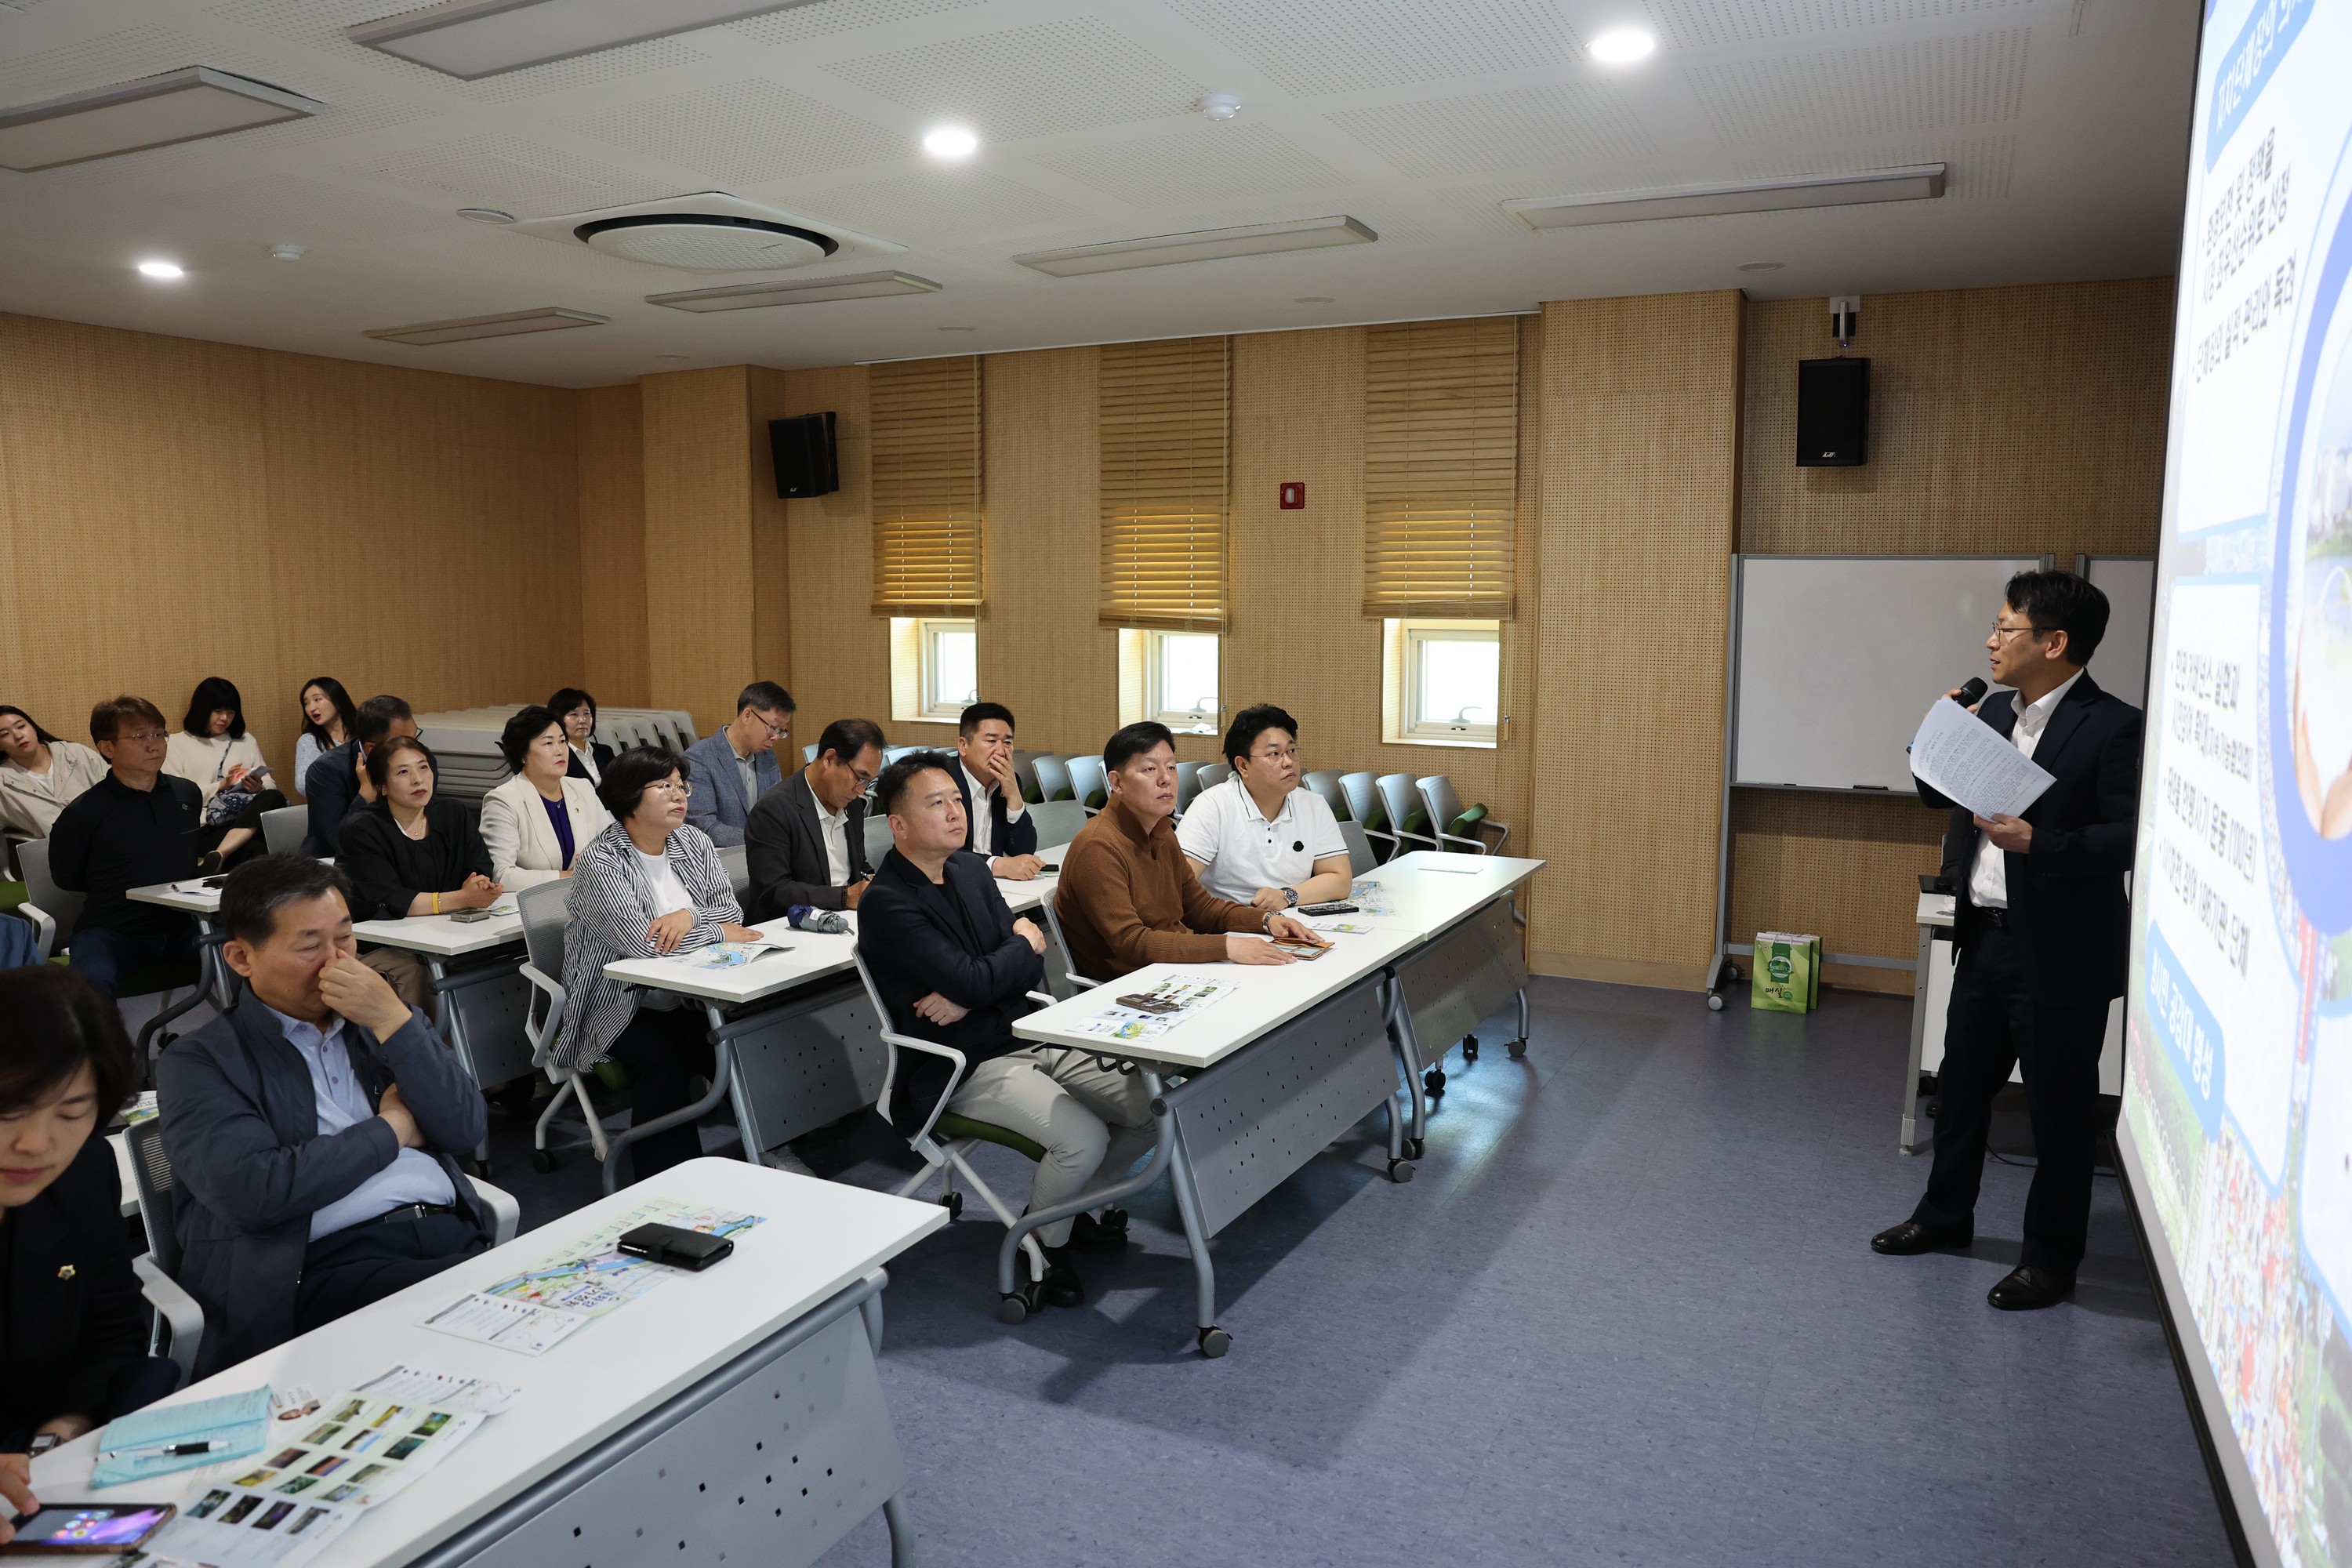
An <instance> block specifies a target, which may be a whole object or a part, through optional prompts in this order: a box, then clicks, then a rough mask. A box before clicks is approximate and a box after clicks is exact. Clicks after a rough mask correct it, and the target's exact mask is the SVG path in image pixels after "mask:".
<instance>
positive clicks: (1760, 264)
mask: <svg viewBox="0 0 2352 1568" xmlns="http://www.w3.org/2000/svg"><path fill="white" fill-rule="evenodd" d="M1788 265H1789V264H1788V263H1787V262H1785V261H1743V262H1741V263H1740V264H1739V270H1741V271H1742V272H1778V271H1780V268H1783V267H1786V266H1788Z"/></svg>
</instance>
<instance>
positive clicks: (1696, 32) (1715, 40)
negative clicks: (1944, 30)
mask: <svg viewBox="0 0 2352 1568" xmlns="http://www.w3.org/2000/svg"><path fill="white" fill-rule="evenodd" d="M2030 3H2031V0H1648V5H1649V7H1650V12H1651V15H1653V16H1655V17H1657V19H1658V30H1659V34H1660V36H1661V37H1663V38H1664V41H1665V43H1666V45H1667V47H1670V48H1679V49H1690V48H1709V47H1715V46H1717V45H1722V44H1741V43H1752V42H1755V41H1757V40H1759V39H1763V38H1786V37H1795V36H1797V35H1799V34H1801V33H1828V32H1835V31H1838V30H1840V29H1843V28H1848V27H1874V26H1880V25H1882V24H1884V23H1888V22H1932V21H1939V20H1942V19H1944V18H1946V17H1951V16H1966V15H1968V14H1969V13H1970V12H1975V11H1990V10H1996V9H1998V8H2000V7H2001V6H2004V5H2025V4H2030Z"/></svg>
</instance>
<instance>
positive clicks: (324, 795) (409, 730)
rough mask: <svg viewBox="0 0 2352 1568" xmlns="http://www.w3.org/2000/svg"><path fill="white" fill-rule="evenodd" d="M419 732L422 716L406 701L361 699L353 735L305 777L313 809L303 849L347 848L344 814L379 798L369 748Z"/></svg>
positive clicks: (323, 854) (314, 853)
mask: <svg viewBox="0 0 2352 1568" xmlns="http://www.w3.org/2000/svg"><path fill="white" fill-rule="evenodd" d="M415 733H416V715H415V713H413V712H411V711H410V710H409V707H408V704H407V702H406V701H404V700H402V699H400V698H398V697H391V696H382V697H371V698H369V699H368V700H366V701H364V702H362V703H361V704H360V711H359V718H358V719H357V721H355V722H353V724H352V738H351V739H350V740H348V741H346V742H343V743H342V744H341V745H340V746H337V747H336V748H335V749H334V750H333V751H331V752H328V753H327V754H326V755H325V756H323V757H320V759H319V760H318V761H317V762H315V763H311V764H310V773H309V774H308V775H307V776H305V777H304V779H303V780H302V800H303V803H304V804H305V805H308V806H309V807H310V831H309V832H308V833H307V834H306V835H304V837H303V839H302V853H303V854H305V855H308V856H310V857H312V858H315V859H327V858H331V857H333V856H335V855H337V854H340V853H341V850H342V833H343V818H344V817H346V816H350V815H351V814H352V811H354V810H355V809H357V808H358V806H359V805H360V804H361V803H362V801H367V800H373V799H374V798H375V797H374V796H373V795H369V794H368V793H367V785H366V781H365V778H364V776H363V775H364V774H365V772H366V769H367V760H368V753H369V752H373V751H374V750H375V749H376V748H377V747H378V746H381V745H382V744H383V742H385V741H387V740H389V739H390V738H391V737H393V736H394V735H414V734H415Z"/></svg>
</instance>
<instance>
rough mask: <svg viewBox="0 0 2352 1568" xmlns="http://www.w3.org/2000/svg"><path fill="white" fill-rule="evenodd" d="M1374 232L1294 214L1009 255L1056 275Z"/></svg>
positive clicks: (1211, 257)
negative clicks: (1276, 220)
mask: <svg viewBox="0 0 2352 1568" xmlns="http://www.w3.org/2000/svg"><path fill="white" fill-rule="evenodd" d="M1378 238H1380V236H1379V235H1377V234H1374V233H1373V232H1372V230H1371V228H1370V226H1369V225H1366V224H1361V223H1359V222H1357V221H1356V220H1355V219H1354V218H1351V217H1344V216H1342V217H1310V218H1300V219H1298V220H1297V221H1296V222H1292V223H1253V224H1244V225H1243V226H1241V227H1239V228H1203V229H1195V230H1193V231H1192V233H1190V234H1160V235H1152V236H1150V237H1147V238H1143V239H1114V240H1110V241H1108V242H1106V243H1104V244H1101V245H1074V246H1072V247H1069V248H1068V249H1066V250H1033V251H1031V252H1030V253H1029V254H1028V255H1026V256H1016V257H1014V258H1013V260H1015V261H1017V262H1019V263H1020V264H1021V265H1022V266H1024V267H1032V268H1036V269H1037V270H1038V271H1040V272H1048V273H1051V274H1053V276H1055V277H1056V278H1081V277H1084V276H1086V275H1087V274H1088V273H1091V272H1123V271H1126V270H1127V269H1129V268H1136V267H1167V266H1170V265H1172V264H1173V263H1175V262H1179V261H1220V260H1223V259H1224V258H1227V257H1231V256H1270V255H1272V254H1274V253H1275V252H1276V251H1281V250H1314V249H1317V248H1318V247H1322V246H1327V245H1370V243H1371V242H1372V241H1374V240H1376V239H1378Z"/></svg>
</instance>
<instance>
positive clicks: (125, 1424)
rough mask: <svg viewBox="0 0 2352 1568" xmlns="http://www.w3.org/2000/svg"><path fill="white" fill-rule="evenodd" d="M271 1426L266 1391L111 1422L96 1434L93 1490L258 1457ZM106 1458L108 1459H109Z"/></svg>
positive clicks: (161, 1408) (158, 1407) (163, 1407)
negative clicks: (188, 1447) (196, 1450)
mask: <svg viewBox="0 0 2352 1568" xmlns="http://www.w3.org/2000/svg"><path fill="white" fill-rule="evenodd" d="M268 1426H269V1390H268V1388H267V1387H263V1388H249V1389H247V1390H246V1391H245V1392H244V1393H242V1394H222V1395H221V1396H220V1397H219V1398H217V1399H197V1400H192V1401H190V1402H189V1403H187V1404H185V1405H156V1406H152V1407H151V1408H149V1409H146V1410H142V1411H140V1412H138V1413H137V1414H135V1415H125V1416H124V1417H122V1419H121V1420H120V1421H113V1422H109V1423H108V1424H107V1426H106V1428H105V1430H103V1431H101V1432H100V1433H99V1435H98V1452H99V1461H98V1468H97V1469H96V1470H94V1471H92V1472H91V1474H90V1478H89V1484H90V1485H91V1486H93V1487H119V1486H123V1485H126V1484H128V1483H130V1482H131V1481H143V1480H148V1479H152V1478H153V1477H156V1476H168V1475H170V1474H171V1473H172V1472H173V1471H174V1470H191V1469H194V1468H196V1467H197V1466H199V1465H217V1464H219V1463H220V1462H221V1461H222V1460H224V1459H242V1458H245V1457H246V1456H247V1455H248V1454H257V1453H259V1452H261V1449H262V1446H263V1444H264V1443H265V1442H266V1441H267V1439H268ZM207 1440H209V1441H210V1442H211V1443H212V1444H213V1445H214V1447H212V1449H211V1450H210V1451H209V1452H207V1453H202V1454H149V1453H138V1452H133V1451H132V1450H139V1449H146V1448H160V1447H163V1446H164V1445H165V1444H168V1443H202V1442H205V1441H207ZM109 1456H111V1458H110V1457H109Z"/></svg>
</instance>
